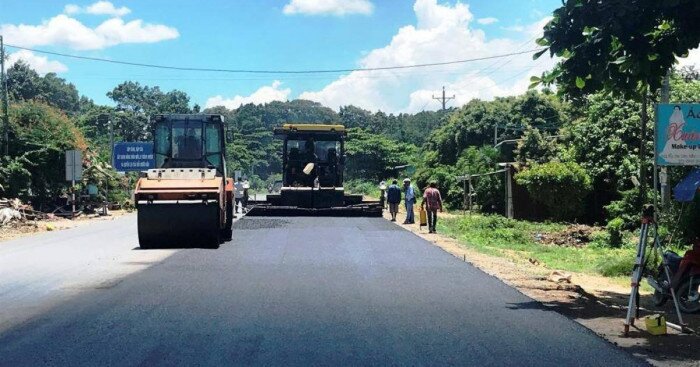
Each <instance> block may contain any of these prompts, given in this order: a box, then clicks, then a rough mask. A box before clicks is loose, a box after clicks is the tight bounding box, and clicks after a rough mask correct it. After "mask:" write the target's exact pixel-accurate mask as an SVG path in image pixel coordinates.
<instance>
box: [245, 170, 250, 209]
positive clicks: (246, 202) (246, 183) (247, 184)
mask: <svg viewBox="0 0 700 367" xmlns="http://www.w3.org/2000/svg"><path fill="white" fill-rule="evenodd" d="M249 190H250V182H248V177H246V176H243V211H247V210H248V194H249V193H248V191H249Z"/></svg>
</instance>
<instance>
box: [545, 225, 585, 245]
mask: <svg viewBox="0 0 700 367" xmlns="http://www.w3.org/2000/svg"><path fill="white" fill-rule="evenodd" d="M595 231H596V229H595V227H591V226H587V225H583V224H573V225H570V226H568V227H566V229H564V230H563V231H560V232H553V233H538V234H536V235H535V240H537V242H541V243H543V244H546V245H556V246H564V247H578V248H580V247H584V246H586V245H587V244H588V243H589V242H590V241H591V237H592V235H593V233H594V232H595Z"/></svg>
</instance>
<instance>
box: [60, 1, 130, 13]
mask: <svg viewBox="0 0 700 367" xmlns="http://www.w3.org/2000/svg"><path fill="white" fill-rule="evenodd" d="M63 12H64V13H66V14H78V13H87V14H93V15H109V16H113V17H123V16H125V15H127V14H129V13H131V9H129V8H127V7H126V6H122V7H121V8H117V7H116V6H114V4H112V3H111V2H109V1H98V2H96V3H93V4H91V5H88V6H86V7H84V8H81V7H80V6H78V5H75V4H68V5H66V6H65V8H64V9H63Z"/></svg>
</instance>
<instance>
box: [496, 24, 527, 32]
mask: <svg viewBox="0 0 700 367" xmlns="http://www.w3.org/2000/svg"><path fill="white" fill-rule="evenodd" d="M501 29H503V30H506V31H511V32H522V31H524V30H525V27H524V26H521V25H511V26H508V27H501Z"/></svg>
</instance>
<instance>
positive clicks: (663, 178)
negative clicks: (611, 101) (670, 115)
mask: <svg viewBox="0 0 700 367" xmlns="http://www.w3.org/2000/svg"><path fill="white" fill-rule="evenodd" d="M670 77H671V69H668V71H667V72H666V76H665V77H664V84H663V85H662V87H661V103H668V102H669V100H670V99H671V85H670V82H669V79H670ZM654 136H655V138H654V139H656V135H654ZM655 141H656V140H655ZM654 149H656V147H654ZM654 166H656V157H654ZM657 174H658V175H659V181H660V184H661V206H662V207H666V206H667V205H668V203H669V202H670V201H671V186H669V185H668V169H667V168H666V166H661V171H660V172H657V171H656V170H654V175H657ZM654 178H656V177H654ZM654 190H656V187H654Z"/></svg>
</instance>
